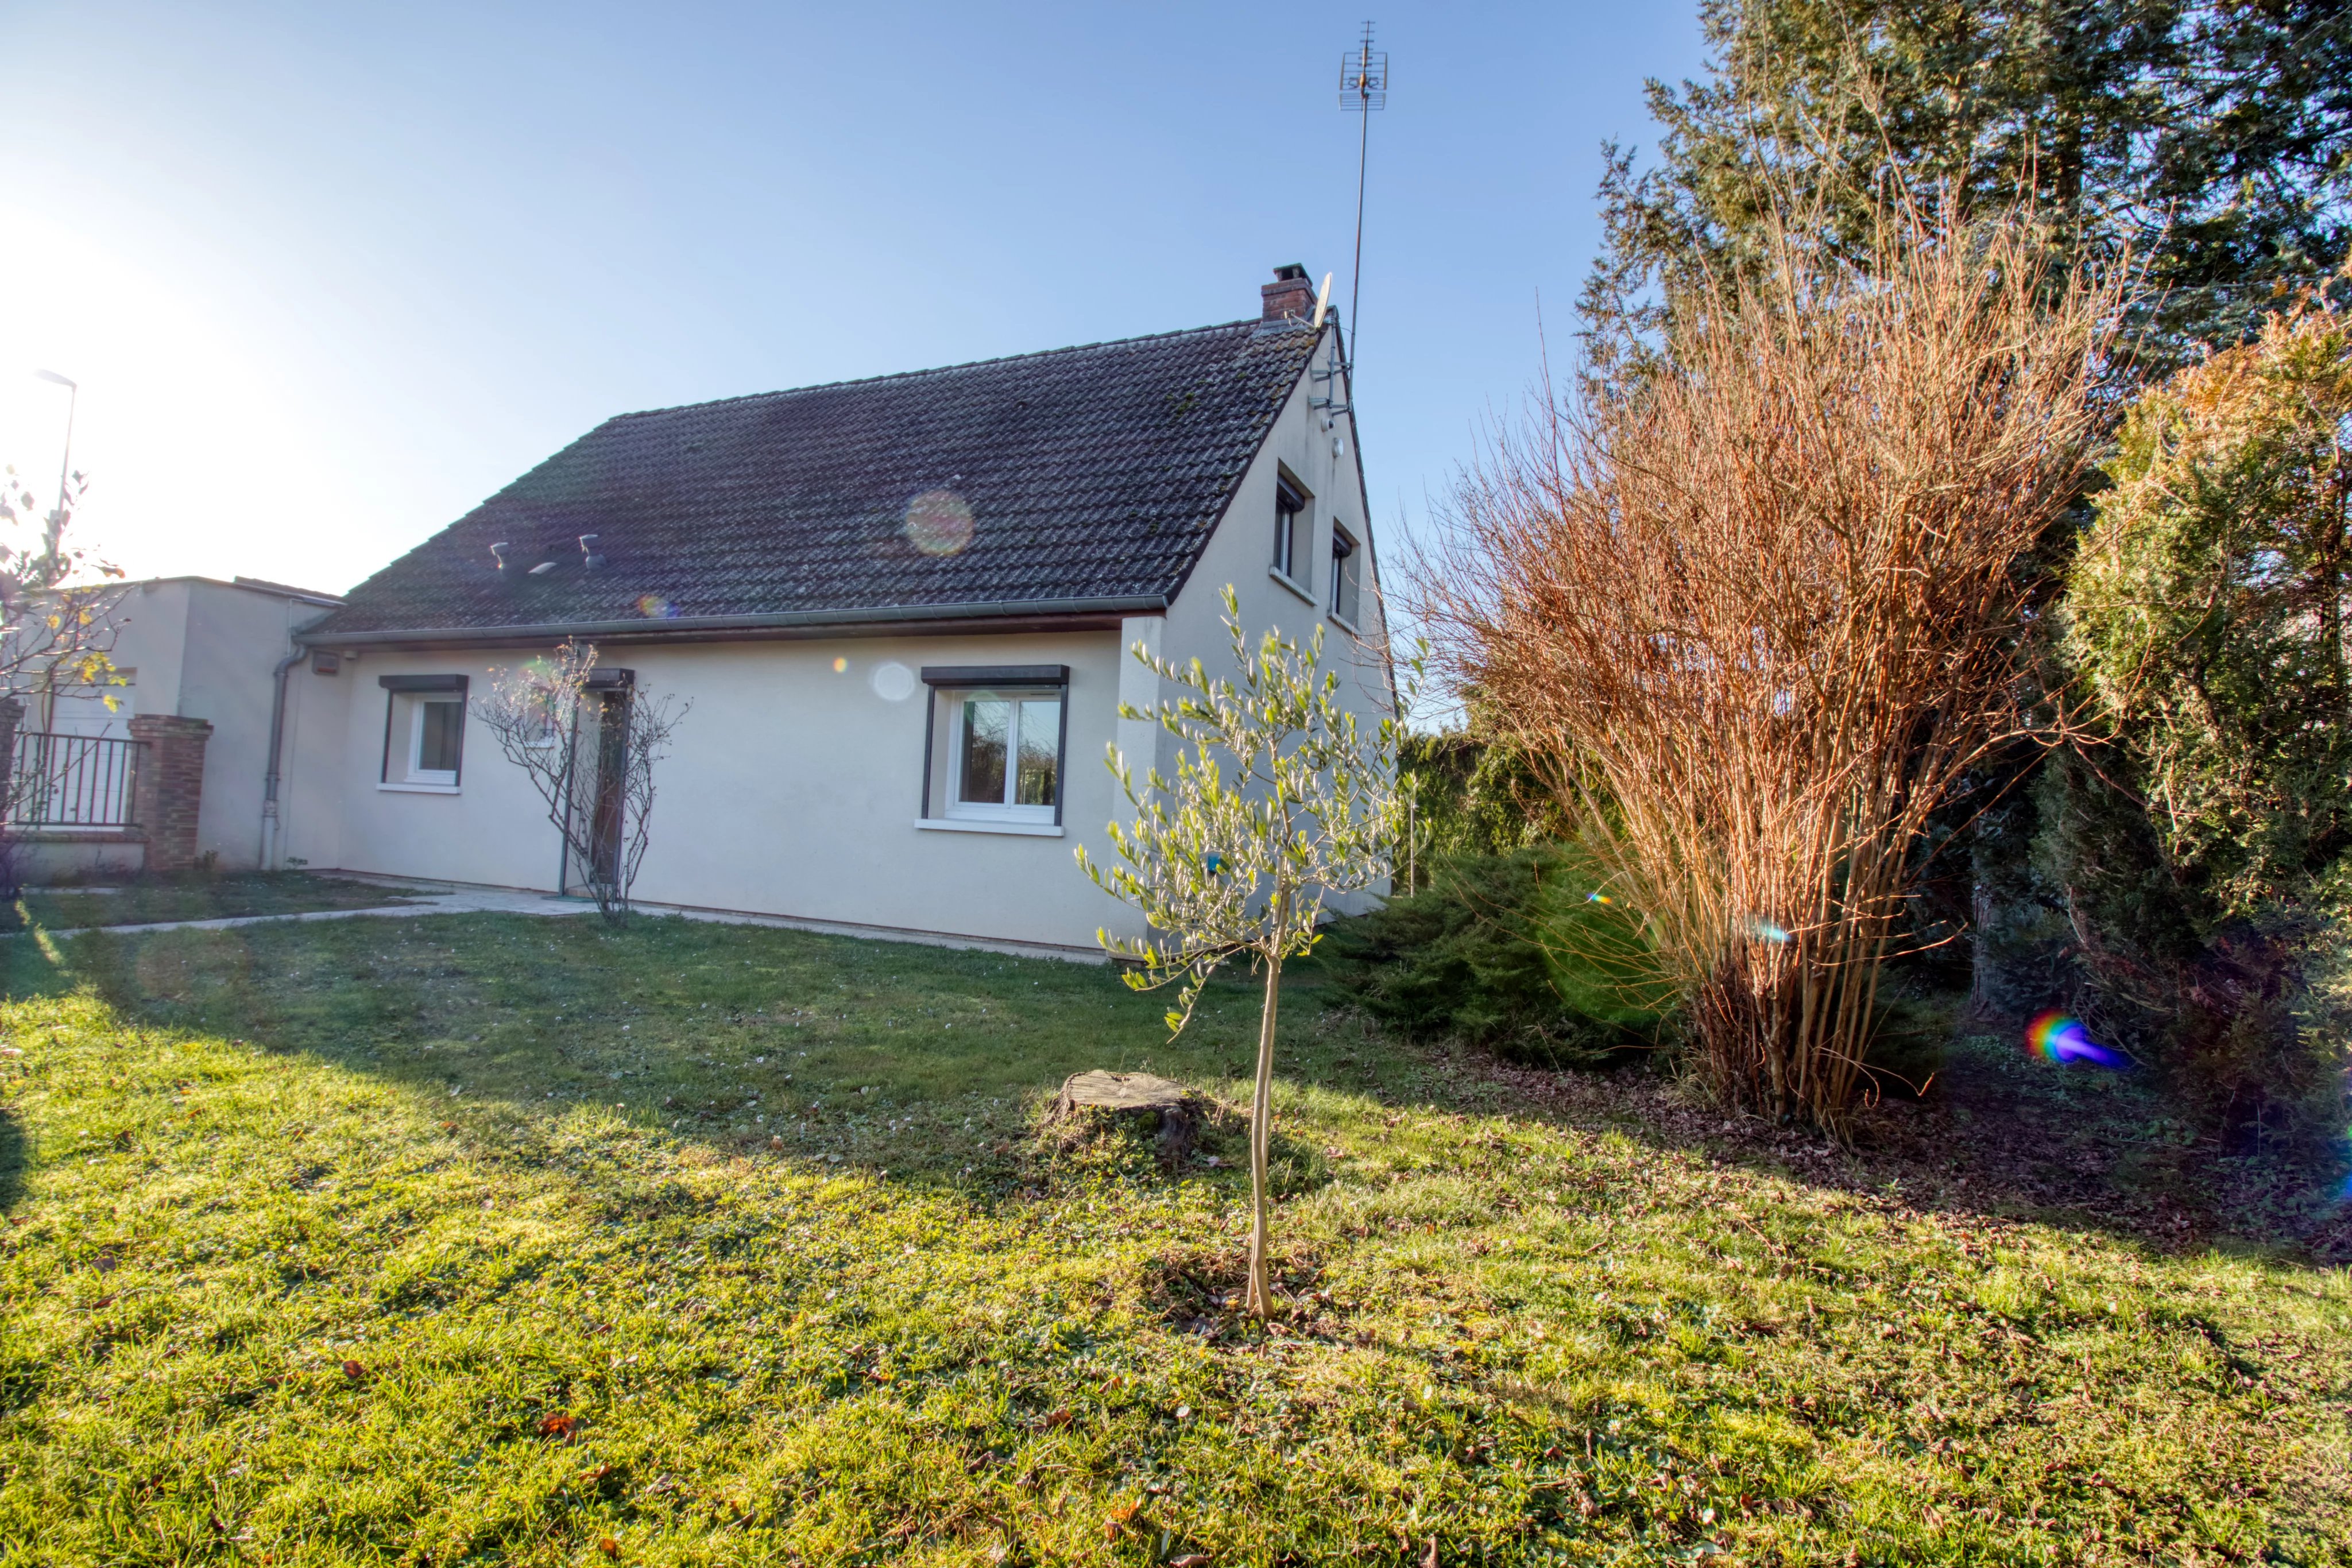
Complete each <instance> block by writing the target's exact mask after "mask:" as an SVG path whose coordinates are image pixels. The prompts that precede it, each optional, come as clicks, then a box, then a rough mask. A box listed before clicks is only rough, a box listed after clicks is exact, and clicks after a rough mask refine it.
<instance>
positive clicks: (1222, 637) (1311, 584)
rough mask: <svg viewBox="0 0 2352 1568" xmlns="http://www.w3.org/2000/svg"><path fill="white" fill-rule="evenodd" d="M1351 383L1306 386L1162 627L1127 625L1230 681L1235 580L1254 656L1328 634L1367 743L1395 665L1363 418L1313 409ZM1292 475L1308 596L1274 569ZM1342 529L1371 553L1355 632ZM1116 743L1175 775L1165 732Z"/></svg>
mask: <svg viewBox="0 0 2352 1568" xmlns="http://www.w3.org/2000/svg"><path fill="white" fill-rule="evenodd" d="M1336 341H1337V334H1336V333H1335V332H1333V331H1331V330H1329V329H1326V331H1325V333H1324V340H1323V343H1322V345H1321V346H1320V347H1319V348H1318V350H1316V354H1315V364H1316V365H1317V366H1318V367H1321V366H1325V365H1328V362H1329V361H1330V359H1331V355H1332V350H1333V345H1334V344H1335V343H1336ZM1345 385H1346V383H1345V382H1344V381H1339V382H1317V381H1315V380H1314V379H1313V378H1312V377H1305V378H1302V379H1301V380H1300V382H1299V384H1298V385H1297V387H1296V388H1294V389H1293V391H1292V392H1291V395H1290V398H1289V400H1288V402H1286V404H1285V405H1284V408H1283V411H1282V414H1281V417H1280V418H1279V419H1278V420H1277V421H1276V424H1275V427H1274V429H1273V431H1272V432H1271V433H1270V434H1268V435H1267V438H1266V442H1265V445H1264V446H1263V447H1262V448H1261V449H1260V450H1259V452H1258V455H1257V457H1256V459H1255V462H1253V463H1252V464H1251V465H1250V468H1249V472H1248V473H1247V474H1246V475H1245V476H1244V477H1243V480H1242V483H1241V486H1240V488H1239V489H1238V490H1237V491H1236V492H1235V494H1234V499H1233V502H1232V504H1231V506H1229V507H1227V509H1226V512H1225V516H1224V518H1223V521H1221V522H1220V523H1219V524H1218V527H1217V530H1216V533H1215V535H1214V537H1213V538H1211V540H1210V541H1209V545H1208V548H1207V549H1204V550H1203V551H1202V556H1201V559H1200V562H1199V563H1198V564H1197V565H1196V566H1195V567H1194V568H1193V570H1192V577H1191V578H1190V579H1189V580H1187V581H1186V582H1185V584H1184V587H1183V589H1182V591H1181V592H1179V594H1178V595H1177V598H1176V602H1175V603H1174V604H1173V605H1171V607H1170V609H1169V612H1168V613H1167V615H1166V616H1165V617H1164V618H1163V617H1138V618H1135V619H1133V620H1131V621H1130V622H1129V632H1128V638H1127V641H1129V642H1130V643H1131V642H1133V641H1134V640H1135V638H1136V637H1137V636H1143V637H1145V638H1147V639H1152V638H1156V640H1157V645H1158V647H1159V650H1160V653H1161V654H1162V656H1163V657H1166V658H1169V659H1171V660H1173V661H1175V662H1177V663H1179V664H1181V663H1182V662H1184V661H1186V660H1189V659H1192V658H1198V659H1199V660H1200V661H1201V663H1202V666H1203V668H1204V669H1205V670H1206V671H1207V673H1208V674H1210V676H1211V677H1213V678H1214V677H1217V676H1226V677H1230V676H1232V675H1233V674H1234V656H1233V645H1232V640H1231V638H1230V636H1229V634H1228V633H1227V632H1226V630H1225V627H1224V623H1223V616H1224V606H1223V602H1222V600H1221V595H1222V594H1223V590H1224V588H1225V585H1226V584H1228V583H1230V584H1232V585H1233V588H1234V595H1235V597H1236V599H1237V600H1238V601H1239V603H1240V608H1241V621H1242V624H1243V625H1244V627H1245V628H1246V629H1247V630H1248V632H1249V634H1250V641H1251V646H1252V648H1253V649H1255V645H1256V640H1257V638H1258V637H1259V636H1260V635H1261V634H1262V633H1263V632H1264V631H1265V629H1266V628H1267V627H1275V628H1277V629H1279V630H1280V631H1281V632H1283V633H1284V634H1285V635H1286V636H1290V637H1293V638H1295V639H1297V642H1298V643H1299V644H1300V645H1301V646H1302V647H1303V646H1305V645H1306V643H1307V640H1308V639H1309V638H1310V637H1312V636H1313V635H1314V633H1315V631H1316V629H1317V628H1318V627H1320V628H1321V629H1322V631H1323V667H1324V668H1325V669H1327V670H1336V671H1338V672H1339V677H1340V683H1339V695H1340V700H1341V702H1342V703H1343V704H1344V705H1345V706H1346V707H1347V708H1348V710H1349V712H1351V713H1353V714H1355V716H1356V718H1357V723H1358V724H1359V726H1360V727H1361V728H1362V731H1363V734H1364V736H1365V738H1366V739H1367V740H1369V739H1370V737H1371V736H1372V733H1373V731H1374V729H1375V728H1376V727H1377V726H1378V725H1379V723H1380V721H1381V717H1382V716H1384V715H1386V714H1387V712H1388V711H1389V704H1390V701H1391V696H1390V685H1389V674H1388V667H1387V664H1386V663H1385V661H1384V658H1383V655H1382V653H1381V646H1382V643H1383V639H1384V637H1385V621H1384V618H1383V615H1382V612H1381V600H1380V591H1379V583H1378V581H1377V580H1376V574H1375V573H1374V571H1373V570H1372V554H1373V552H1372V548H1371V546H1372V528H1371V518H1370V509H1369V507H1367V506H1366V503H1365V497H1364V493H1363V487H1362V484H1361V480H1360V473H1361V470H1360V468H1359V466H1358V465H1357V458H1356V429H1355V420H1354V416H1353V415H1351V414H1347V413H1342V414H1339V415H1338V416H1337V418H1336V420H1335V422H1334V423H1333V427H1332V428H1330V429H1328V430H1327V429H1326V428H1325V423H1324V420H1325V414H1324V411H1322V410H1320V409H1317V408H1314V407H1312V406H1311V400H1313V399H1318V398H1323V397H1328V396H1331V395H1333V389H1334V388H1335V387H1337V388H1341V389H1344V387H1345ZM1343 399H1344V394H1343ZM1335 437H1336V438H1338V439H1339V441H1341V442H1343V443H1344V444H1345V449H1344V451H1341V452H1338V453H1335V452H1334V451H1333V449H1332V446H1333V441H1334V438H1335ZM1285 468H1286V469H1288V470H1289V472H1290V474H1291V476H1292V477H1293V478H1294V479H1295V480H1296V481H1297V482H1298V483H1299V484H1301V485H1303V486H1306V488H1307V490H1308V491H1309V492H1311V493H1312V496H1313V506H1312V507H1311V518H1312V527H1311V529H1310V531H1309V538H1308V541H1307V545H1306V546H1305V547H1304V559H1303V561H1301V562H1300V565H1301V566H1302V567H1303V568H1305V569H1306V571H1303V572H1302V573H1301V574H1300V575H1301V576H1305V575H1307V572H1311V580H1306V581H1301V582H1300V583H1299V586H1300V587H1302V588H1304V589H1306V590H1307V594H1308V595H1309V596H1310V597H1308V598H1302V597H1301V596H1300V595H1299V594H1298V593H1297V592H1295V591H1293V590H1292V589H1291V588H1290V587H1289V586H1288V585H1286V584H1285V583H1283V582H1281V581H1278V580H1276V578H1275V577H1274V576H1273V575H1272V574H1271V573H1270V571H1269V568H1270V567H1271V566H1272V565H1273V562H1274V546H1275V503H1276V496H1275V486H1276V480H1277V476H1278V474H1279V472H1280V470H1282V469H1285ZM1335 522H1337V523H1339V524H1340V525H1342V526H1344V527H1345V528H1347V530H1348V532H1349V535H1350V536H1352V537H1353V538H1355V539H1356V541H1357V543H1358V545H1359V547H1360V549H1362V550H1363V552H1364V555H1363V565H1362V567H1361V572H1362V576H1361V581H1362V585H1363V587H1362V593H1361V598H1360V603H1359V606H1358V611H1359V615H1358V619H1357V621H1356V622H1355V625H1356V632H1355V633H1351V632H1349V630H1348V629H1347V628H1345V627H1343V626H1342V625H1341V624H1340V623H1339V621H1338V620H1337V619H1336V618H1334V617H1333V616H1332V615H1331V614H1330V612H1329V605H1330V602H1331V580H1330V571H1331V529H1332V525H1333V524H1334V523H1335ZM1357 633H1360V635H1359V634H1357ZM1129 662H1130V664H1131V663H1132V661H1131V660H1130V661H1129ZM1157 685H1158V683H1157V682H1155V681H1153V680H1152V679H1151V678H1150V676H1148V675H1146V674H1143V673H1142V672H1140V671H1137V672H1136V673H1135V674H1130V675H1129V690H1130V694H1131V695H1129V699H1128V700H1129V701H1130V702H1142V701H1150V700H1152V698H1153V697H1155V696H1157V695H1162V694H1160V693H1159V692H1158V691H1157V689H1156V688H1157ZM1119 743H1120V745H1121V746H1122V747H1127V748H1129V751H1130V753H1131V755H1133V756H1134V757H1135V758H1137V760H1135V762H1134V763H1133V764H1132V766H1133V767H1134V769H1135V772H1136V774H1137V776H1138V777H1139V778H1140V777H1141V775H1142V774H1143V773H1144V771H1145V770H1146V763H1145V761H1144V760H1143V756H1144V747H1146V746H1147V745H1148V746H1150V762H1151V764H1153V765H1156V766H1157V767H1159V768H1160V770H1161V772H1162V774H1163V775H1167V774H1172V773H1173V771H1174V767H1175V755H1174V749H1173V747H1174V741H1173V737H1171V736H1169V735H1168V734H1167V732H1166V731H1164V730H1157V729H1156V727H1152V726H1146V725H1139V724H1123V725H1122V726H1121V727H1120V741H1119ZM1366 902H1367V900H1366V899H1364V898H1362V897H1356V898H1349V899H1345V900H1340V901H1339V904H1340V906H1341V907H1343V908H1346V909H1348V910H1350V911H1353V910H1356V909H1359V908H1360V907H1362V906H1363V904H1365V903H1366Z"/></svg>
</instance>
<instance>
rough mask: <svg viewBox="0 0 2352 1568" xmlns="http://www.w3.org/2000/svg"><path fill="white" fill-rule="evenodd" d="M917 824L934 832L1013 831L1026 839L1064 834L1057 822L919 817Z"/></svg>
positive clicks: (925, 829)
mask: <svg viewBox="0 0 2352 1568" xmlns="http://www.w3.org/2000/svg"><path fill="white" fill-rule="evenodd" d="M915 826H917V827H919V828H920V829H922V830H923V831H926V832H932V833H1011V834H1013V836H1014V837H1015V838H1024V839H1058V838H1060V837H1061V836H1062V829H1061V825H1060V824H1059V823H1057V822H983V821H975V820H973V819H971V818H968V817H918V818H916V819H915Z"/></svg>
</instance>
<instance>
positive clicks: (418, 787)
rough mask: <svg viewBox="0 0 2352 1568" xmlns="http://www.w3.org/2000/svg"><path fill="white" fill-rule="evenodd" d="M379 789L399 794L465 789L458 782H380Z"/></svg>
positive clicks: (460, 790)
mask: <svg viewBox="0 0 2352 1568" xmlns="http://www.w3.org/2000/svg"><path fill="white" fill-rule="evenodd" d="M376 788H377V789H389V790H391V791H393V792H394V794H399V795H458V794H463V793H464V792H465V791H464V789H463V788H462V787H461V786H459V785H456V784H378V785H377V786H376Z"/></svg>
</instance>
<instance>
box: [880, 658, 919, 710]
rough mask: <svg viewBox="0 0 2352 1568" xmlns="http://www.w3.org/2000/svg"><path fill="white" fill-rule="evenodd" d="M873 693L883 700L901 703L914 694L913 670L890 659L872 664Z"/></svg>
mask: <svg viewBox="0 0 2352 1568" xmlns="http://www.w3.org/2000/svg"><path fill="white" fill-rule="evenodd" d="M873 681H874V695H876V696H877V697H880V698H881V699H882V700H883V701H884V702H888V703H902V702H905V701H906V700H907V699H908V697H910V696H913V695H915V672H914V671H912V670H910V669H908V668H907V666H906V665H904V664H900V663H898V660H896V659H892V660H889V661H887V663H884V664H877V665H875V666H874V676H873Z"/></svg>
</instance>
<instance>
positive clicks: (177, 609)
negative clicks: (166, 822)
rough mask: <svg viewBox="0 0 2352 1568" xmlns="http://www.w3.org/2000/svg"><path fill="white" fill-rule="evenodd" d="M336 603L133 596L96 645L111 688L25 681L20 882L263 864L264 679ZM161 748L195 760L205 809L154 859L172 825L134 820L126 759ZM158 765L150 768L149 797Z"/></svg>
mask: <svg viewBox="0 0 2352 1568" xmlns="http://www.w3.org/2000/svg"><path fill="white" fill-rule="evenodd" d="M341 602H342V601H341V599H338V598H336V597H335V596H334V595H332V594H327V593H313V592H310V591H308V590H305V589H299V588H288V587H286V586H284V585H283V584H280V583H274V582H263V581H261V580H257V579H255V578H248V577H240V578H238V579H237V580H236V581H234V582H219V581H215V580H213V579H211V578H206V577H164V578H156V579H153V580H150V581H146V582H134V583H129V584H126V585H124V586H123V587H122V588H121V590H120V591H119V592H117V593H115V594H114V595H113V597H112V598H111V600H110V604H111V608H110V611H109V612H108V613H107V615H106V617H105V624H106V630H105V631H104V632H101V633H100V635H99V636H98V638H97V639H96V640H95V641H96V645H97V646H99V647H100V648H104V649H109V650H110V659H111V661H112V664H113V666H114V668H113V670H112V672H111V674H110V675H109V676H108V678H107V679H106V680H105V682H104V683H103V684H100V685H87V684H79V683H76V682H73V681H69V680H63V679H54V678H48V677H49V674H50V673H49V672H48V671H46V670H44V669H42V668H40V667H39V666H38V665H35V666H32V667H28V668H26V669H24V670H20V671H19V672H18V681H19V684H20V685H21V687H22V688H23V689H21V690H20V691H19V692H18V693H17V694H16V700H17V702H19V703H20V704H21V705H22V708H23V712H22V714H21V715H20V716H18V717H17V718H16V723H15V726H14V730H15V735H14V741H13V750H14V752H15V756H16V779H17V785H16V799H15V800H14V801H13V802H12V805H13V807H14V809H15V810H16V814H17V816H18V817H19V819H20V820H21V821H22V825H20V826H19V827H18V828H17V829H16V838H17V839H18V840H19V841H20V842H22V843H23V844H24V845H25V846H26V857H27V861H28V864H27V866H26V870H27V872H28V873H30V874H31V875H33V876H34V877H36V878H37V879H44V880H46V879H48V878H54V877H58V876H68V875H77V874H79V875H89V874H100V875H105V874H112V873H117V872H135V871H139V870H141V869H143V868H145V867H147V866H148V865H150V864H151V863H152V864H156V865H158V866H159V867H160V868H161V869H166V870H172V869H180V868H184V867H185V866H187V865H190V864H194V863H206V864H213V865H217V866H220V867H222V868H225V869H237V868H243V869H247V870H250V869H252V868H253V867H256V866H257V865H259V864H260V863H261V862H262V858H263V852H264V844H263V814H262V794H263V788H264V776H265V775H266V773H267V772H268V758H269V718H270V704H271V695H272V682H271V679H270V672H271V669H272V668H273V666H275V665H276V664H277V663H278V661H279V660H281V659H283V658H285V657H286V654H287V652H288V650H289V647H290V646H291V643H290V641H289V639H290V638H291V637H292V636H293V635H294V633H295V632H298V631H299V629H300V628H302V627H304V626H306V625H309V624H310V623H311V622H315V621H317V620H318V619H319V618H320V615H322V614H324V613H325V612H328V611H330V610H331V609H333V608H335V607H336V606H337V605H339V604H341ZM207 725H208V726H209V728H208V729H207V728H206V727H205V726H207ZM134 732H136V733H137V734H138V735H139V736H140V738H139V739H136V740H134V738H133V735H134ZM164 747H169V748H171V749H173V751H174V752H175V754H176V753H177V752H179V751H182V750H185V751H186V752H187V756H188V758H189V764H188V765H189V766H190V767H192V768H195V769H197V770H198V771H197V773H196V776H195V778H196V779H200V780H201V785H202V792H201V796H200V797H198V798H196V800H195V803H196V805H197V810H195V811H194V813H192V814H190V815H189V816H188V817H187V818H186V820H184V821H174V822H173V823H172V824H171V825H172V826H173V828H174V829H175V830H176V831H175V832H174V833H173V837H172V840H171V841H170V842H169V843H167V844H160V845H159V844H157V843H154V842H152V841H151V840H152V831H151V830H153V829H155V828H158V827H160V826H163V824H162V823H161V822H159V821H153V820H150V821H140V820H138V819H139V817H140V816H141V813H140V811H139V810H138V807H139V802H138V800H136V798H135V796H136V782H137V774H138V772H139V769H138V768H137V767H136V766H135V764H134V763H133V760H132V754H133V753H134V752H142V751H143V752H144V753H146V754H147V755H149V756H151V757H154V756H156V754H157V752H158V751H159V749H160V748H164ZM162 767H163V759H162V758H160V757H157V758H156V761H155V763H154V765H152V766H151V767H150V768H148V770H147V771H148V773H149V776H150V777H149V779H148V782H149V783H150V785H151V786H152V785H153V784H155V783H157V782H158V781H159V779H158V775H159V772H160V770H161V768H162ZM194 781H195V779H191V780H190V782H191V783H192V784H193V783H194ZM190 793H191V795H192V796H193V795H194V790H193V789H192V790H191V791H190ZM158 814H159V813H157V812H156V811H155V810H152V809H151V810H150V811H149V812H147V813H146V815H147V816H148V817H149V818H150V819H153V818H155V817H157V816H158Z"/></svg>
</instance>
